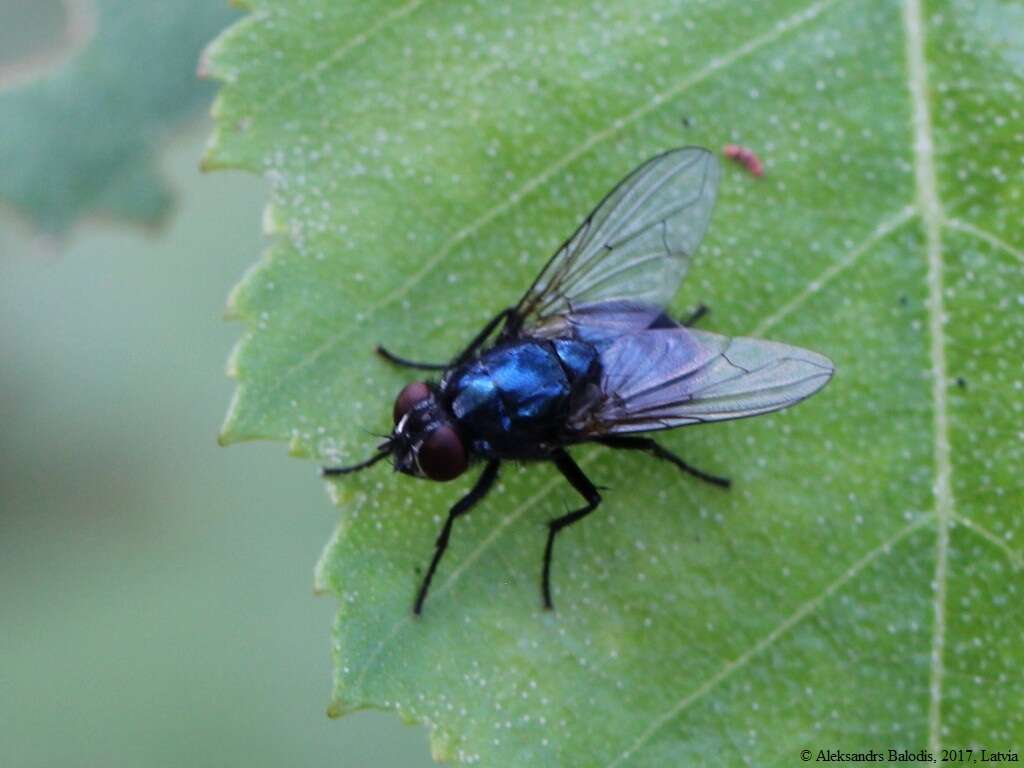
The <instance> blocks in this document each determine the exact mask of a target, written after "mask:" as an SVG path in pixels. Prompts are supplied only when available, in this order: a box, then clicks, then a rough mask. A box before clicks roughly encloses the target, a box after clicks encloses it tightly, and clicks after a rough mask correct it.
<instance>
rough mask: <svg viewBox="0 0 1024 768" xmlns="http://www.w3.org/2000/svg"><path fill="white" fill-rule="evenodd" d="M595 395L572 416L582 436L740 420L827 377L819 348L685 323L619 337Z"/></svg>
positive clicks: (803, 393) (783, 403) (793, 398)
mask: <svg viewBox="0 0 1024 768" xmlns="http://www.w3.org/2000/svg"><path fill="white" fill-rule="evenodd" d="M601 364H602V366H603V368H604V372H603V375H602V380H601V387H600V394H599V395H598V396H597V397H596V398H595V399H593V400H591V401H590V403H589V404H586V405H584V407H581V408H580V409H579V411H578V413H577V414H576V415H575V416H574V417H573V420H572V426H573V428H574V429H576V430H577V431H579V432H580V433H582V434H589V435H596V434H607V433H616V432H619V433H621V432H645V431H652V430H658V429H671V428H673V427H681V426H684V425H686V424H700V423H706V422H711V421H726V420H729V419H741V418H744V417H747V416H756V415H758V414H762V413H769V412H771V411H777V410H780V409H782V408H786V407H788V406H790V405H794V404H796V403H798V402H800V401H801V400H803V399H805V398H807V397H810V396H811V395H812V394H814V393H815V392H817V391H818V390H819V389H821V388H822V387H823V386H825V384H827V383H828V380H829V379H830V378H831V377H832V373H833V371H834V367H833V365H832V361H831V360H829V359H828V358H827V357H824V356H823V355H819V354H817V353H816V352H811V351H809V350H806V349H801V348H799V347H792V346H789V345H788V344H780V343H778V342H774V341H763V340H761V339H747V338H729V337H727V336H720V335H718V334H714V333H707V332H705V331H695V330H691V329H689V328H681V327H680V328H658V329H651V330H645V331H640V332H635V333H630V334H628V335H625V336H621V337H619V338H618V339H616V340H615V342H614V343H612V344H611V345H610V346H609V347H607V348H606V349H605V350H604V351H603V352H602V354H601Z"/></svg>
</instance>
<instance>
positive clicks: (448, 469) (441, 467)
mask: <svg viewBox="0 0 1024 768" xmlns="http://www.w3.org/2000/svg"><path fill="white" fill-rule="evenodd" d="M418 459H419V465H420V469H422V470H423V474H424V475H426V476H427V477H429V478H430V479H431V480H437V481H439V482H442V483H444V482H447V481H449V480H454V479H455V478H456V477H458V476H459V475H461V474H462V473H463V472H465V471H466V465H467V462H466V448H465V446H464V445H463V444H462V438H460V437H459V434H458V433H457V432H456V431H455V430H454V429H452V428H451V427H449V426H442V427H438V428H437V429H435V430H434V431H433V432H431V433H430V435H429V436H428V437H427V439H426V440H424V441H423V445H422V446H421V447H420V452H419V456H418Z"/></svg>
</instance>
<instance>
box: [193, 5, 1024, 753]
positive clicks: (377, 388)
mask: <svg viewBox="0 0 1024 768" xmlns="http://www.w3.org/2000/svg"><path fill="white" fill-rule="evenodd" d="M252 5H253V9H252V11H253V12H252V14H251V15H250V16H249V17H247V18H246V19H245V20H244V21H242V22H241V23H240V24H238V25H237V26H235V27H234V28H233V29H232V30H230V31H229V32H228V33H226V34H225V35H224V36H223V37H222V38H221V39H220V40H219V41H218V42H217V43H216V44H215V45H214V47H213V49H212V51H211V67H212V70H213V72H214V73H215V74H216V75H217V76H218V77H220V78H221V79H223V80H224V81H225V82H226V83H227V85H226V86H225V87H224V88H223V90H222V92H221V95H220V98H219V101H218V103H217V106H216V108H215V113H216V116H217V128H216V135H215V138H214V141H213V144H212V147H211V150H210V157H209V161H210V163H212V164H214V165H220V166H224V167H242V168H248V169H250V170H253V171H258V172H261V173H263V174H265V175H266V176H267V178H268V179H269V180H270V182H271V185H270V194H271V202H270V206H269V208H268V212H267V216H266V222H267V229H268V232H269V234H270V235H271V236H272V238H273V245H272V248H271V250H270V253H269V255H268V257H267V258H266V259H265V260H264V261H263V262H262V263H260V264H259V265H258V266H257V267H256V268H255V269H253V270H252V271H251V272H250V273H249V275H248V276H247V277H246V279H245V280H244V281H243V282H242V283H241V285H240V286H239V287H238V288H237V289H236V291H235V292H234V294H233V295H232V297H231V301H230V312H231V314H232V316H234V317H236V318H239V319H241V320H243V321H244V322H245V323H246V333H245V337H244V339H243V340H242V343H241V344H240V345H239V347H238V349H237V351H236V354H235V355H234V356H233V359H232V362H231V365H230V369H231V372H232V373H233V375H235V376H236V377H237V378H238V391H237V397H236V400H235V402H234V403H233V405H232V407H231V410H230V413H229V416H228V419H227V422H226V424H225V426H224V432H223V435H222V438H223V440H224V441H225V442H234V441H238V440H248V439H255V438H269V439H276V440H288V441H289V442H290V446H291V450H292V452H293V453H295V454H296V455H299V456H304V457H310V458H316V459H318V460H321V461H325V462H336V461H337V462H341V461H351V460H356V459H359V458H363V457H365V456H366V455H368V454H369V452H371V451H372V446H373V445H374V440H375V438H374V437H373V436H372V435H371V434H370V433H371V432H374V431H376V432H381V431H384V430H387V429H388V427H389V421H390V419H389V414H390V407H391V400H392V397H393V396H394V394H395V393H397V391H398V389H399V387H400V386H401V385H402V384H403V383H404V382H405V381H407V380H408V379H409V378H410V377H409V376H408V375H406V373H403V372H402V371H399V370H395V369H393V368H391V367H389V366H387V365H385V364H384V363H382V362H381V361H380V360H379V359H377V358H376V357H375V356H374V355H373V352H372V350H373V346H374V344H375V343H377V342H387V343H388V344H389V345H390V346H391V347H392V348H393V349H395V350H397V351H398V352H400V353H407V354H409V355H415V356H416V357H420V358H425V359H438V360H443V359H445V358H446V357H447V356H449V355H451V354H452V353H453V351H454V350H456V349H458V348H459V346H460V345H461V344H464V343H465V341H466V340H468V339H469V338H470V337H471V336H472V334H473V333H474V331H475V330H477V329H478V328H479V327H480V325H481V324H482V323H483V322H484V321H485V319H486V318H488V317H489V316H490V315H492V314H493V313H494V312H495V311H496V310H497V309H499V308H501V307H503V306H506V305H508V304H510V303H511V302H513V301H515V300H516V299H517V298H518V296H519V295H520V294H521V292H522V291H523V290H524V289H525V288H526V286H527V285H528V284H529V282H530V280H531V278H532V277H533V276H534V275H535V274H536V273H537V271H538V270H539V269H540V267H541V266H542V264H543V263H544V262H545V260H546V259H547V257H548V256H549V254H550V253H552V251H553V250H554V249H555V248H556V247H557V245H558V244H559V243H560V242H561V240H562V239H563V238H564V237H566V236H567V235H568V234H569V233H570V232H572V230H573V228H574V227H575V225H576V224H577V223H578V222H579V220H580V219H581V217H582V216H583V215H585V213H586V212H587V211H588V210H589V208H590V207H591V206H592V205H593V204H594V203H595V202H596V201H597V200H598V199H599V198H600V197H601V195H602V194H603V193H604V192H606V191H607V190H608V189H609V188H610V187H611V186H612V185H613V184H614V183H615V182H616V181H617V180H618V179H619V178H621V177H622V176H623V175H624V174H625V173H626V172H628V171H629V170H630V169H631V168H632V167H634V166H635V165H636V164H637V163H639V162H640V161H641V160H642V159H644V158H646V157H648V156H650V155H652V154H654V153H656V152H658V151H660V150H663V149H666V148H668V147H672V146H677V145H680V144H704V145H707V146H711V147H721V146H722V145H723V144H724V143H726V142H737V143H742V144H746V145H749V146H751V147H753V148H755V149H756V150H757V151H758V152H759V153H760V154H761V156H762V157H763V158H764V160H765V163H766V174H765V176H764V178H761V179H757V178H754V177H753V176H751V175H750V174H748V173H747V172H746V171H745V170H743V169H742V168H741V167H739V166H736V165H733V164H729V165H728V166H727V168H726V174H725V177H724V179H723V183H722V190H721V194H720V199H719V203H718V207H717V211H716V214H715V220H714V222H713V224H712V228H711V232H710V233H709V235H708V238H707V240H706V242H705V245H704V246H703V248H702V250H701V252H700V253H699V254H698V258H697V259H696V263H695V265H694V268H693V269H692V271H691V274H690V277H689V279H688V282H687V283H686V285H685V286H684V288H683V290H682V291H681V293H680V295H679V296H678V298H677V301H676V302H675V304H674V306H673V310H675V311H677V312H680V313H681V312H684V311H686V310H687V309H688V308H691V307H693V306H694V305H695V304H696V303H697V302H698V301H704V302H707V303H708V304H709V305H710V306H711V307H712V314H711V316H710V318H709V320H708V323H707V324H706V327H709V328H711V329H713V330H716V331H721V332H725V333H730V334H754V335H759V336H765V337H768V338H775V339H780V340H783V341H786V342H790V343H795V344H800V345H803V346H806V347H808V348H811V349H814V350H817V351H820V352H823V353H825V354H828V355H829V356H831V357H832V358H833V359H834V360H835V361H836V363H837V368H838V373H837V376H836V378H835V380H834V381H833V382H832V384H830V386H829V387H828V388H827V389H826V390H825V391H824V392H823V393H821V394H819V395H817V396H815V397H814V398H812V399H811V400H810V401H808V402H807V403H805V404H802V405H800V406H799V407H797V408H795V409H793V410H791V411H789V412H786V413H783V414H778V415H773V416H767V417H761V418H757V419H750V420H745V421H740V422H735V423H731V424H725V425H720V426H714V427H709V428H694V429H681V430H677V431H674V432H668V433H663V434H662V435H660V436H659V440H661V441H662V442H663V443H664V444H665V445H666V446H668V447H670V448H672V449H673V450H676V451H678V452H679V453H680V454H681V455H682V456H684V457H685V458H687V459H688V460H690V461H692V462H693V463H695V464H698V465H699V466H701V467H703V468H705V469H707V470H710V471H714V472H720V473H727V474H729V475H731V476H732V478H733V480H734V485H733V488H732V490H731V491H730V492H728V493H724V492H721V491H719V490H718V489H715V488H712V487H708V486H705V485H701V484H699V483H696V482H694V481H693V480H692V479H691V478H688V477H685V476H680V475H679V473H677V472H676V471H675V470H674V469H673V468H672V467H670V466H666V465H663V464H660V463H657V462H654V461H651V460H648V459H646V458H645V457H641V456H634V455H628V456H624V455H621V454H617V455H612V454H611V453H610V452H609V451H607V450H603V449H599V448H581V449H579V450H577V451H575V454H576V456H577V458H578V460H579V461H580V463H581V464H582V466H583V467H584V469H585V471H586V472H587V473H588V474H589V475H590V476H591V477H592V478H593V479H594V481H595V482H596V483H598V484H600V485H603V486H607V487H608V490H607V491H606V492H605V494H604V497H605V503H604V504H603V505H602V506H601V508H600V509H599V510H598V512H597V513H596V514H595V515H593V517H591V518H589V519H588V520H586V521H585V522H584V523H581V524H580V525H578V526H575V527H573V528H571V529H569V530H568V531H566V532H565V533H564V534H563V535H562V537H561V538H560V539H559V541H558V545H557V547H556V556H555V564H554V586H555V603H556V608H557V610H556V611H555V612H553V613H545V612H544V611H542V610H541V604H540V598H539V590H538V586H539V574H540V566H541V554H542V548H543V544H544V537H545V529H544V523H545V521H546V520H548V519H549V518H552V517H554V516H556V515H558V514H561V513H562V512H563V511H564V510H565V508H566V507H567V506H568V507H573V506H576V505H577V504H578V503H579V500H578V498H577V497H576V496H575V495H574V493H573V492H572V490H571V489H570V488H569V487H567V484H566V483H565V482H564V481H563V480H561V479H560V478H559V477H557V476H556V475H555V474H554V473H553V472H552V471H551V470H550V469H549V468H547V467H545V466H526V467H523V468H514V467H512V466H508V467H507V470H506V471H504V474H503V476H502V482H501V484H500V486H499V488H498V490H497V491H496V492H495V493H493V494H492V495H491V496H490V497H488V499H487V500H486V502H485V503H484V504H482V505H481V506H480V507H479V508H477V509H476V510H474V511H473V513H472V514H471V515H469V516H468V517H467V518H465V519H461V520H459V522H458V523H457V524H456V526H455V531H454V536H453V540H452V544H451V548H450V550H449V554H448V555H447V557H446V559H445V560H444V562H443V563H442V566H441V569H440V571H439V574H438V578H437V579H436V580H435V587H434V589H433V592H432V594H431V596H430V599H429V600H428V602H427V606H426V612H425V615H424V616H423V617H422V619H419V620H415V619H413V617H412V616H411V613H410V606H411V603H412V600H413V597H414V595H415V591H416V588H417V585H418V581H419V578H420V576H419V573H418V569H421V568H422V567H424V566H425V565H426V564H427V561H428V559H429V556H430V554H431V551H432V545H433V538H434V536H435V535H436V533H437V531H438V529H439V527H440V523H441V522H442V520H443V517H444V515H445V513H446V510H447V508H448V506H449V505H450V504H451V503H453V502H454V500H455V499H457V498H458V497H459V495H460V494H462V493H464V492H465V491H466V489H467V488H468V487H469V485H470V484H471V482H472V479H471V478H466V479H465V480H463V481H460V482H455V483H452V484H449V485H437V484H431V483H423V482H415V481H413V480H411V479H409V478H407V477H401V476H396V475H394V474H392V473H390V472H388V471H387V470H386V469H385V468H382V467H380V466H378V467H376V468H374V469H372V470H368V471H367V472H365V473H363V474H359V475H355V476H351V477H346V478H345V479H344V480H342V481H340V482H338V483H337V484H333V485H331V486H330V487H331V489H332V491H333V492H334V493H335V494H336V497H337V501H338V503H339V505H340V506H341V515H342V516H341V523H340V525H339V527H338V530H337V533H336V535H335V537H334V539H333V540H332V541H331V543H330V544H329V545H328V547H327V550H326V552H325V553H324V556H323V559H322V561H321V563H320V567H319V571H318V581H319V584H320V586H321V587H322V588H323V589H325V590H328V591H330V592H332V593H334V594H335V595H337V597H338V598H339V599H340V603H341V608H340V611H339V615H338V621H337V629H336V635H335V646H334V653H335V657H336V662H337V673H336V690H335V702H334V704H333V705H332V711H333V712H335V713H343V712H348V711H351V710H355V709H360V708H365V707H378V708H385V709H390V710H394V711H396V712H399V713H400V714H401V715H402V716H403V717H405V718H408V719H412V720H417V721H421V722H424V723H427V724H428V725H429V726H430V728H431V730H432V735H433V748H434V751H435V753H436V754H437V756H439V757H442V758H446V759H450V760H452V761H454V762H456V763H458V764H474V763H478V764H482V765H489V766H520V765H555V766H577V765H579V766H584V765H586V766H590V765H602V766H625V765H629V766H677V765H703V764H709V765H711V764H714V765H722V764H725V765H736V764H740V763H741V761H742V762H746V763H749V764H755V765H780V766H781V765H786V766H790V765H795V764H798V762H799V760H798V755H799V752H800V750H801V749H804V748H808V749H812V750H818V749H829V748H831V749H842V750H858V749H868V748H874V749H889V748H890V747H891V748H898V749H903V748H906V749H910V750H919V749H922V748H929V749H931V750H932V751H935V750H936V749H937V748H938V747H939V746H940V745H944V746H948V747H954V746H966V745H974V746H977V747H981V746H984V747H986V748H988V749H990V750H994V749H1009V748H1011V747H1013V746H1014V745H1016V746H1017V747H1019V746H1020V744H1021V741H1022V737H1024V714H1022V712H1024V710H1022V709H1021V707H1020V701H1021V699H1022V696H1024V676H1022V672H1021V670H1022V669H1024V652H1022V643H1021V637H1022V632H1024V610H1022V607H1021V605H1022V602H1021V600H1020V594H1021V591H1022V590H1024V576H1022V573H1024V572H1022V566H1024V550H1022V542H1024V535H1022V534H1024V531H1022V525H1021V522H1020V520H1021V518H1020V515H1019V509H1020V499H1021V498H1022V497H1024V485H1022V480H1021V474H1020V472H1019V466H1020V465H1021V460H1022V459H1024V451H1022V449H1021V444H1022V435H1021V432H1020V429H1021V427H1020V425H1021V415H1022V414H1021V411H1022V404H1024V391H1022V388H1021V387H1022V385H1021V367H1020V359H1021V349H1022V345H1024V278H1022V273H1024V270H1022V262H1024V253H1022V250H1024V228H1022V226H1021V223H1020V204H1021V192H1022V190H1024V179H1022V173H1024V166H1022V163H1021V149H1022V138H1021V133H1020V130H1021V129H1020V125H1021V111H1022V109H1024V97H1022V94H1024V25H1022V24H1021V23H1020V22H1021V19H1022V16H1021V14H1022V13H1024V6H1022V4H1021V3H1020V2H1009V1H1005V2H999V1H997V0H982V1H981V2H972V3H967V2H943V3H938V2H928V3H921V2H917V1H916V0H908V1H907V2H905V3H898V2H893V1H892V0H862V1H860V2H853V1H852V0H824V1H822V2H813V3H807V2H788V1H786V0H778V1H776V2H771V3H756V4H754V3H746V2H721V3H713V4H712V3H708V4H704V3H697V2H673V3H670V2H666V1H665V0H643V1H642V2H631V3H621V4H614V3H594V4H579V3H564V4H559V3H556V4H553V3H550V2H540V1H539V0H538V1H535V2H531V1H529V0H523V1H522V2H516V3H511V4H509V3H502V4H483V3H470V2H450V3H438V2H434V3H431V2H416V1H413V2H408V3H406V4H404V5H396V4H393V3H359V4H351V5H350V4H344V5H341V4H337V3H330V2H327V0H323V1H322V2H310V1H308V0H307V1H305V2H299V1H298V0H277V1H275V2H271V1H270V0H262V1H261V2H253V3H252ZM684 117H685V118H688V119H687V121H686V123H687V124H688V127H686V125H684V121H683V118H684ZM936 759H938V755H937V756H936Z"/></svg>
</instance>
